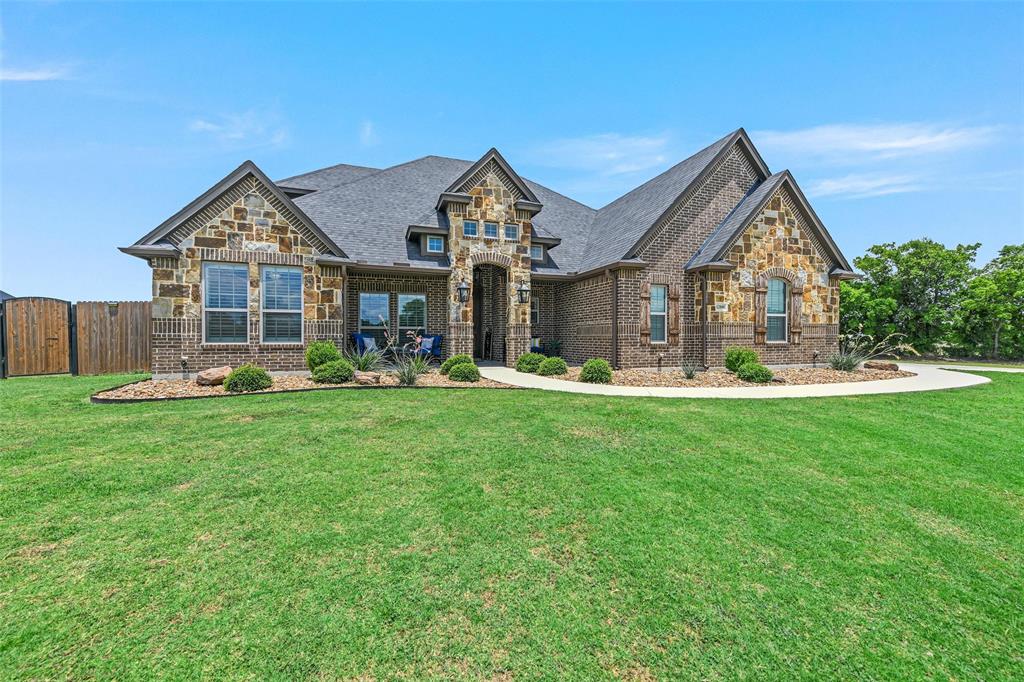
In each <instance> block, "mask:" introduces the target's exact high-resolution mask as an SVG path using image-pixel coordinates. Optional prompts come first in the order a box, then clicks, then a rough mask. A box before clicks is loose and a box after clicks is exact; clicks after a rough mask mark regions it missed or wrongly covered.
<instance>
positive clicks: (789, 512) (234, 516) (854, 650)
mask: <svg viewBox="0 0 1024 682" xmlns="http://www.w3.org/2000/svg"><path fill="white" fill-rule="evenodd" d="M990 376H991V378H992V382H993V383H991V384H989V385H985V386H980V387H974V388H968V389H962V390H957V391H951V392H940V393H927V394H903V395H890V396H877V397H852V398H832V399H814V400H752V401H732V400H728V401H708V400H705V401H697V400H693V401H688V400H657V399H631V398H607V397H598V396H577V395H569V394H559V393H542V392H530V391H481V390H439V389H425V390H416V391H379V392H377V391H375V392H369V391H333V392H322V393H307V394H288V395H276V396H275V395H271V396H257V397H243V398H236V399H227V400H205V401H204V400H198V401H184V402H171V403H156V404H130V405H92V404H90V403H89V402H88V395H89V394H90V393H91V392H93V391H94V390H97V389H99V388H104V387H109V386H113V385H115V384H118V383H121V382H124V381H125V380H127V378H126V377H93V378H74V379H72V378H66V377H65V378H33V379H11V380H7V381H3V382H0V462H2V464H0V466H2V469H0V678H2V679H5V680H6V679H20V678H58V677H59V678H105V679H108V678H115V677H116V678H122V679H133V678H142V677H151V676H161V677H166V678H174V679H178V678H199V677H229V678H251V679H268V678H270V679H296V678H327V679H335V678H349V677H360V679H364V678H365V679H384V678H391V677H398V676H405V677H409V678H413V679H422V678H425V677H438V678H452V677H460V678H461V677H470V678H484V679H490V678H497V679H530V678H537V677H543V678H549V679H555V678H558V679H581V678H625V679H640V680H645V679H654V678H669V677H671V678H679V677H682V678H714V679H722V678H724V679H731V678H737V677H744V676H746V677H757V678H765V677H768V678H786V679H792V678H794V677H803V678H822V677H842V678H861V679H892V678H925V677H936V678H956V679H957V680H968V679H987V680H994V679H1010V678H1013V677H1016V678H1018V679H1019V678H1020V677H1021V676H1024V375H1008V374H1001V375H1000V374H996V373H992V374H990Z"/></svg>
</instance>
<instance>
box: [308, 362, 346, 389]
mask: <svg viewBox="0 0 1024 682" xmlns="http://www.w3.org/2000/svg"><path fill="white" fill-rule="evenodd" d="M354 373H355V370H353V369H352V364H351V363H350V362H349V361H348V360H343V359H341V358H338V359H337V360H331V361H330V362H325V363H324V364H322V365H320V366H319V367H317V368H316V369H314V370H313V381H315V382H316V383H318V384H343V383H345V382H346V381H352V376H353V374H354Z"/></svg>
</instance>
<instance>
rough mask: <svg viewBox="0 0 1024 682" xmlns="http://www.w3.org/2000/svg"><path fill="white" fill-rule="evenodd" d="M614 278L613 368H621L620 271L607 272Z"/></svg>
mask: <svg viewBox="0 0 1024 682" xmlns="http://www.w3.org/2000/svg"><path fill="white" fill-rule="evenodd" d="M605 272H606V273H607V274H608V276H609V277H611V278H612V368H613V369H618V368H619V271H618V270H605Z"/></svg>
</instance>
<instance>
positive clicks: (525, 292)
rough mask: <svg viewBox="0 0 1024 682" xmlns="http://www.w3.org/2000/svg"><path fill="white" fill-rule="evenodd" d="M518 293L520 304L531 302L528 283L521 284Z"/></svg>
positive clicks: (517, 289) (517, 288)
mask: <svg viewBox="0 0 1024 682" xmlns="http://www.w3.org/2000/svg"><path fill="white" fill-rule="evenodd" d="M516 293H517V294H519V302H520V303H522V304H524V305H525V304H527V303H529V302H530V285H529V284H527V283H526V282H520V283H519V286H517V287H516Z"/></svg>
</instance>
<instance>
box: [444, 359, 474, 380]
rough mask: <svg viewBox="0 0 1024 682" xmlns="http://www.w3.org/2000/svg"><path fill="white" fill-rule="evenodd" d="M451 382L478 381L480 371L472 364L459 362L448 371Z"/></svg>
mask: <svg viewBox="0 0 1024 682" xmlns="http://www.w3.org/2000/svg"><path fill="white" fill-rule="evenodd" d="M448 378H449V379H451V380H452V381H480V370H479V369H478V368H477V366H476V365H474V364H473V363H472V362H460V363H459V364H457V365H453V366H452V367H451V368H449V370H448Z"/></svg>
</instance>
